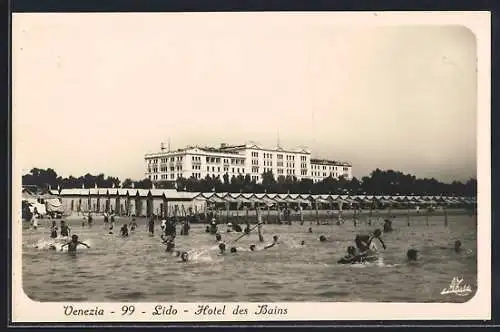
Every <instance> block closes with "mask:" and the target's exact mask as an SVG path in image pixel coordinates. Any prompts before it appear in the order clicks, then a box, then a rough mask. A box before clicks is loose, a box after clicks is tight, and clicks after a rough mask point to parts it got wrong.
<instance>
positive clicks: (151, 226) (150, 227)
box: [148, 217, 155, 236]
mask: <svg viewBox="0 0 500 332" xmlns="http://www.w3.org/2000/svg"><path fill="white" fill-rule="evenodd" d="M148 231H149V235H151V236H153V235H155V220H154V219H153V217H150V218H149V221H148Z"/></svg>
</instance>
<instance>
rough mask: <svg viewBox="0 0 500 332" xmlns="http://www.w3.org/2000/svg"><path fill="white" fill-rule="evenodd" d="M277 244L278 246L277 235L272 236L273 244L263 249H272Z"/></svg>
mask: <svg viewBox="0 0 500 332" xmlns="http://www.w3.org/2000/svg"><path fill="white" fill-rule="evenodd" d="M277 244H278V235H274V236H273V243H271V244H268V245H267V246H265V247H264V249H269V248H272V247H274V246H275V245H277Z"/></svg>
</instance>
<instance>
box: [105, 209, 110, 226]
mask: <svg viewBox="0 0 500 332" xmlns="http://www.w3.org/2000/svg"><path fill="white" fill-rule="evenodd" d="M108 222H109V217H108V213H107V212H104V227H106V228H107V227H108Z"/></svg>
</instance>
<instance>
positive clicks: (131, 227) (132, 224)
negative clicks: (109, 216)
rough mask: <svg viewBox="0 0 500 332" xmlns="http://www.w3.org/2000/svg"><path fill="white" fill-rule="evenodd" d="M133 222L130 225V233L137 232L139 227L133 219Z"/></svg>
mask: <svg viewBox="0 0 500 332" xmlns="http://www.w3.org/2000/svg"><path fill="white" fill-rule="evenodd" d="M132 221H133V222H131V223H130V224H129V227H130V231H131V232H133V231H135V229H136V227H137V223H136V222H135V219H132Z"/></svg>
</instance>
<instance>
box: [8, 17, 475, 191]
mask: <svg viewBox="0 0 500 332" xmlns="http://www.w3.org/2000/svg"><path fill="white" fill-rule="evenodd" d="M339 22H341V23H342V24H339ZM356 22H359V21H356V20H350V19H348V18H347V19H345V18H344V19H343V20H342V19H336V17H332V16H331V15H314V14H309V15H303V14H276V13H274V14H271V13H264V14H242V13H236V14H235V13H233V14H230V13H227V14H182V13H181V14H172V13H171V14H51V15H49V14H21V15H17V14H16V15H15V16H14V19H13V46H12V48H13V74H12V77H13V130H14V134H13V135H14V151H13V153H14V154H15V155H16V157H17V158H18V160H19V163H20V165H21V166H20V167H21V168H22V170H23V172H27V171H29V169H31V168H32V167H41V168H47V167H52V168H54V169H55V170H56V171H57V172H58V173H59V174H61V175H63V176H68V175H70V174H71V175H74V176H80V175H83V174H85V173H87V172H90V173H93V174H95V173H98V172H103V173H105V174H106V175H113V176H118V177H120V178H122V179H123V178H125V177H131V178H134V179H140V178H142V177H143V175H144V174H143V172H144V164H143V157H144V154H145V153H147V152H155V151H157V150H159V148H160V142H165V143H166V142H168V139H169V138H170V139H171V146H172V148H180V147H184V146H185V145H188V144H189V145H194V144H199V145H219V144H220V142H226V143H231V144H233V143H234V144H240V143H244V142H246V141H255V142H258V143H260V144H261V145H264V146H268V147H274V146H275V145H276V140H277V133H278V132H279V137H280V140H281V144H282V145H283V146H286V147H291V148H293V147H298V146H307V147H308V148H309V149H310V150H312V154H313V156H314V157H324V158H331V159H335V160H344V161H350V162H351V163H352V164H353V173H354V175H355V176H357V177H361V176H364V175H367V174H368V173H370V171H372V170H373V169H375V168H377V167H378V168H382V169H396V170H401V171H403V172H409V173H413V174H415V175H417V176H419V177H436V178H438V179H440V180H442V181H451V180H453V179H458V180H467V179H468V178H469V177H473V176H476V115H477V77H476V76H477V74H476V39H475V36H474V34H473V33H472V32H471V31H470V30H468V29H466V28H464V27H461V26H436V25H427V26H424V25H408V26H401V25H399V26H395V25H382V26H374V25H370V24H363V25H362V24H356Z"/></svg>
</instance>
